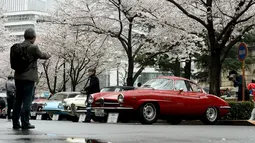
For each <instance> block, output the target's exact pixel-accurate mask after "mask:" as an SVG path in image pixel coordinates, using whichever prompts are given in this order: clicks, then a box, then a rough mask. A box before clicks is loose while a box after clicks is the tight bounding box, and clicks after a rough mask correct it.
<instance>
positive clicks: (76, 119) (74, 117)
mask: <svg viewBox="0 0 255 143" xmlns="http://www.w3.org/2000/svg"><path fill="white" fill-rule="evenodd" d="M71 120H72V122H79V117H77V116H71Z"/></svg>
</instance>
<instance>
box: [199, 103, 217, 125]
mask: <svg viewBox="0 0 255 143" xmlns="http://www.w3.org/2000/svg"><path fill="white" fill-rule="evenodd" d="M218 115H219V112H218V110H217V109H216V108H215V107H208V108H207V110H206V112H205V115H204V116H203V118H202V119H201V121H202V122H203V123H204V124H206V125H213V124H215V123H216V122H217V120H218Z"/></svg>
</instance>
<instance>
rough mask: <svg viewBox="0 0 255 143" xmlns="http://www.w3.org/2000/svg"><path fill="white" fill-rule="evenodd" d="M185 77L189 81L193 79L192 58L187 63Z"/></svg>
mask: <svg viewBox="0 0 255 143" xmlns="http://www.w3.org/2000/svg"><path fill="white" fill-rule="evenodd" d="M184 77H185V78H187V79H190V77H191V58H190V59H189V60H187V61H186V62H185V66H184Z"/></svg>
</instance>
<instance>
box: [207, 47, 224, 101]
mask: <svg viewBox="0 0 255 143" xmlns="http://www.w3.org/2000/svg"><path fill="white" fill-rule="evenodd" d="M220 58H221V49H220V48H218V47H216V48H212V50H211V59H210V60H211V65H210V82H209V83H210V90H209V93H210V94H214V95H217V96H220V80H221V61H220Z"/></svg>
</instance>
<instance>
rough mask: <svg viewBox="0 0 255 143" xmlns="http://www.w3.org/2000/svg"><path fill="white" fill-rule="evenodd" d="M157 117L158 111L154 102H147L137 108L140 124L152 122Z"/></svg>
mask: <svg viewBox="0 0 255 143" xmlns="http://www.w3.org/2000/svg"><path fill="white" fill-rule="evenodd" d="M157 119H158V111H157V108H156V105H155V103H151V102H147V103H145V104H143V105H142V106H141V107H140V108H139V122H140V123H141V124H153V123H155V122H156V121H157Z"/></svg>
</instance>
